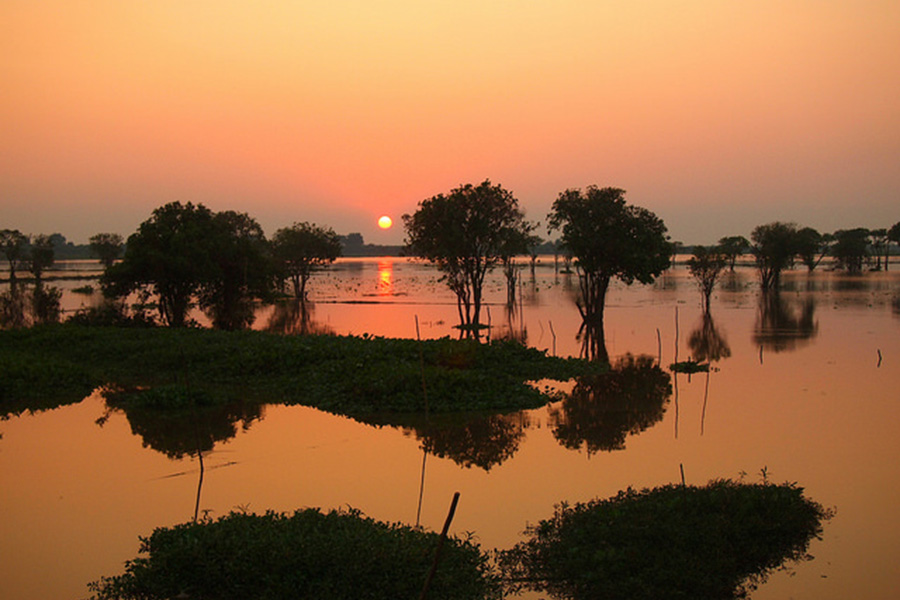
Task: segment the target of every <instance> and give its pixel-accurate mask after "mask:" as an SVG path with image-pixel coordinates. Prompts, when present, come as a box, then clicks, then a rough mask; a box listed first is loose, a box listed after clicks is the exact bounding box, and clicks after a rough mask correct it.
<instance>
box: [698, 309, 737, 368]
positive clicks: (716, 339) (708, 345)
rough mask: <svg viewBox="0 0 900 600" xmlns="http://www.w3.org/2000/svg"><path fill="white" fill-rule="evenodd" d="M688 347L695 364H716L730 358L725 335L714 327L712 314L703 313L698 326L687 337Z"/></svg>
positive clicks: (729, 348)
mask: <svg viewBox="0 0 900 600" xmlns="http://www.w3.org/2000/svg"><path fill="white" fill-rule="evenodd" d="M688 347H689V348H690V349H691V353H692V358H693V359H694V360H695V361H697V362H718V361H720V360H722V359H723V358H728V357H730V356H731V347H730V346H729V345H728V340H727V339H725V335H724V334H723V333H722V332H721V331H720V330H719V329H718V328H717V327H716V323H715V321H714V320H713V317H712V314H711V313H710V312H708V311H704V312H703V317H701V319H700V324H699V325H698V326H697V328H696V329H694V330H693V331H692V332H691V334H690V336H689V337H688Z"/></svg>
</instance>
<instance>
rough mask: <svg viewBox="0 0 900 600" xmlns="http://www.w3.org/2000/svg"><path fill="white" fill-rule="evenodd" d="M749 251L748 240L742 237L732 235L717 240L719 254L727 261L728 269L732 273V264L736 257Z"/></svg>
mask: <svg viewBox="0 0 900 600" xmlns="http://www.w3.org/2000/svg"><path fill="white" fill-rule="evenodd" d="M749 249H750V240H748V239H747V238H745V237H744V236H742V235H732V236H728V237H723V238H721V239H719V252H721V253H722V255H723V256H724V257H725V259H726V260H727V261H728V268H729V270H730V271H734V263H735V262H736V261H737V259H738V257H739V256H741V255H742V254H744V253H745V252H747V250H749Z"/></svg>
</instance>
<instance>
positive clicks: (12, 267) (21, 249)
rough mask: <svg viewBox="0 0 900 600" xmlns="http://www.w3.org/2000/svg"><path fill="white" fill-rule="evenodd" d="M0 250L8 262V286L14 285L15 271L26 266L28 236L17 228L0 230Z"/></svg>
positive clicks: (12, 286)
mask: <svg viewBox="0 0 900 600" xmlns="http://www.w3.org/2000/svg"><path fill="white" fill-rule="evenodd" d="M0 250H2V251H3V255H4V256H5V257H6V260H7V262H8V263H9V287H10V289H15V287H16V272H17V271H18V270H19V269H21V268H26V261H27V259H28V236H26V235H25V234H23V233H22V232H20V231H19V230H18V229H3V230H0Z"/></svg>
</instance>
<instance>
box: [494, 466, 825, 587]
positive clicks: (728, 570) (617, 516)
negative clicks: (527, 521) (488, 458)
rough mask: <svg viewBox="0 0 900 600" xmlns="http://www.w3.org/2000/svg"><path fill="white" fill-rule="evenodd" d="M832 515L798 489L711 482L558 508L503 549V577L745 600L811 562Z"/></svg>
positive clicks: (523, 582) (515, 581) (522, 582)
mask: <svg viewBox="0 0 900 600" xmlns="http://www.w3.org/2000/svg"><path fill="white" fill-rule="evenodd" d="M831 516H832V512H830V511H828V510H826V509H824V508H823V507H822V506H821V505H819V504H817V503H815V502H813V501H811V500H809V499H807V498H805V497H804V495H803V490H802V489H801V488H799V487H797V486H795V485H791V484H781V485H775V484H771V483H768V482H765V481H764V482H762V483H758V484H744V483H738V482H734V481H730V480H718V481H712V482H710V483H709V484H708V485H706V486H703V487H696V486H683V485H667V486H663V487H659V488H655V489H645V490H643V491H635V490H632V489H629V490H627V491H623V492H620V493H619V494H618V495H617V496H615V497H614V498H610V499H606V500H594V501H592V502H588V503H585V504H576V505H574V506H568V505H566V504H563V505H560V506H559V507H557V510H556V513H555V514H554V515H553V517H552V518H550V519H548V520H545V521H541V522H540V523H539V524H538V525H536V526H533V527H530V528H529V529H528V531H527V533H528V534H529V535H530V538H529V539H527V540H526V541H523V542H521V543H519V544H518V545H516V546H515V547H514V548H513V549H511V550H509V551H506V552H502V553H501V565H502V568H503V571H504V575H505V578H506V579H507V580H508V581H510V582H511V583H512V586H513V587H514V588H519V589H521V588H530V589H535V590H542V591H547V592H549V593H551V594H552V595H553V596H554V597H557V598H571V599H574V600H581V599H587V598H628V599H629V600H642V599H647V600H659V599H663V598H672V599H675V598H678V599H681V598H684V599H694V598H717V599H726V598H744V597H746V595H747V593H748V592H749V591H750V590H752V589H754V588H755V587H756V586H757V585H758V584H759V583H761V582H762V581H764V580H765V578H766V576H767V574H768V573H769V572H770V571H772V570H773V569H776V568H779V567H781V566H782V565H783V564H784V563H785V562H792V561H798V560H802V559H804V558H808V555H807V548H808V547H809V543H810V541H811V540H812V539H813V538H817V537H819V536H820V535H821V533H822V522H823V521H825V520H827V519H829V518H831Z"/></svg>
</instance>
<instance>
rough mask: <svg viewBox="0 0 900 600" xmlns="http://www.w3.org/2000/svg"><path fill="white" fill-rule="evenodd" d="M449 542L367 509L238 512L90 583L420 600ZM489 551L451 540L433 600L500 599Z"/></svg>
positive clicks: (228, 598) (155, 540) (104, 596)
mask: <svg viewBox="0 0 900 600" xmlns="http://www.w3.org/2000/svg"><path fill="white" fill-rule="evenodd" d="M439 537H440V536H439V535H438V534H436V533H432V532H425V531H422V530H421V529H414V528H412V527H409V526H406V525H401V524H386V523H382V522H379V521H375V520H373V519H370V518H368V517H365V516H363V515H362V514H361V513H360V512H359V511H357V510H353V509H350V510H347V511H330V512H327V513H323V512H321V511H319V510H318V509H306V510H299V511H296V512H294V513H293V514H281V513H274V512H267V513H266V514H264V515H254V514H247V513H243V512H232V513H231V514H229V515H227V516H225V517H222V518H219V519H217V520H210V519H207V520H201V521H200V522H197V523H185V524H181V525H176V526H174V527H162V528H158V529H156V530H155V531H154V532H153V533H152V534H151V535H150V536H149V537H147V538H141V547H140V554H142V555H146V556H141V557H138V558H135V559H133V560H130V561H128V562H127V563H126V565H125V572H124V573H123V574H122V575H117V576H113V577H104V578H101V579H100V580H99V581H95V582H93V583H91V584H89V586H88V587H89V589H90V590H91V591H92V592H93V593H94V596H93V597H92V598H94V599H95V600H112V599H115V600H165V599H168V598H191V599H192V600H207V599H208V600H232V599H234V600H245V599H246V598H267V599H270V600H281V599H285V600H288V599H291V600H293V599H294V598H323V599H324V598H327V599H329V600H343V599H347V600H351V599H352V600H359V599H366V598H371V599H383V598H418V597H420V596H419V595H420V593H421V591H422V589H423V584H424V582H425V580H426V577H427V576H428V573H429V570H430V568H431V565H432V563H433V561H434V556H435V549H436V547H437V545H438V541H439ZM500 589H501V588H500V584H499V579H498V578H497V576H496V574H495V573H493V572H492V571H491V569H490V567H489V560H488V556H487V554H486V553H484V552H482V551H481V549H480V548H479V547H478V545H477V544H476V543H475V542H474V541H473V540H471V539H468V538H454V537H450V538H448V539H447V540H446V542H445V543H444V545H443V548H442V552H441V559H440V563H439V566H438V569H437V571H436V574H435V576H434V579H433V580H432V581H431V585H430V587H429V592H428V599H429V600H470V599H491V598H500Z"/></svg>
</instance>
